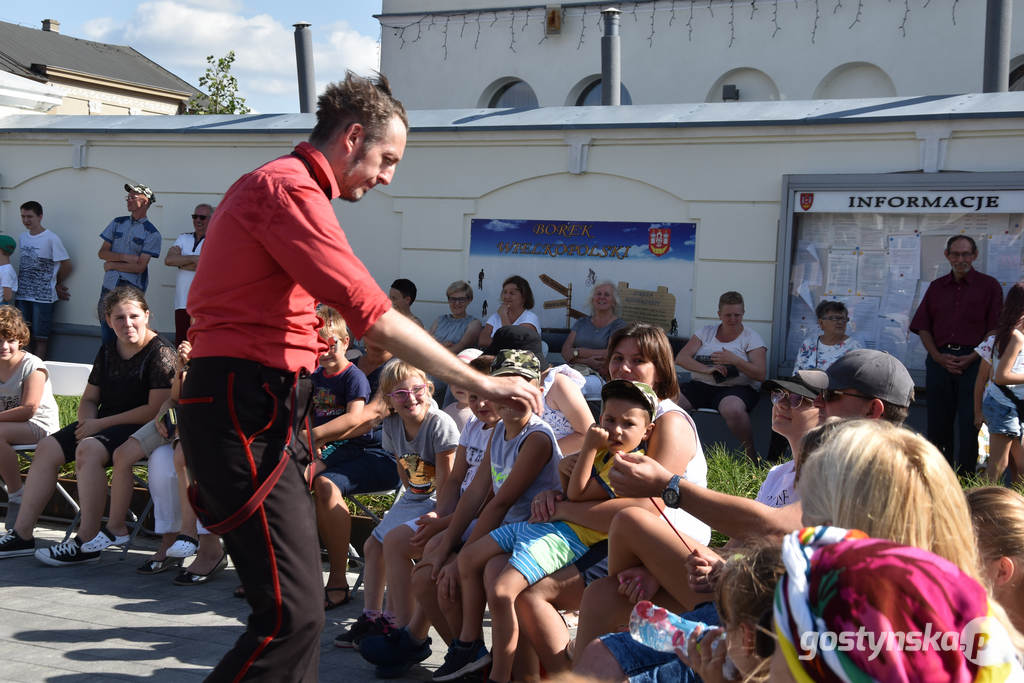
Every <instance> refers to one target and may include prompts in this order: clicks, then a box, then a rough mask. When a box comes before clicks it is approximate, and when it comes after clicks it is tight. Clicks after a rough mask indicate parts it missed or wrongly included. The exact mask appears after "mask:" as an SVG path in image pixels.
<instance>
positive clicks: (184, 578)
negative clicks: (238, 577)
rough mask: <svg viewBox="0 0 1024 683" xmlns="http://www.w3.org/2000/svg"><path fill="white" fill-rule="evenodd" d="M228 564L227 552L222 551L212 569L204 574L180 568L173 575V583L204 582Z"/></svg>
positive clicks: (179, 584)
mask: <svg viewBox="0 0 1024 683" xmlns="http://www.w3.org/2000/svg"><path fill="white" fill-rule="evenodd" d="M227 566H228V554H227V553H224V554H223V555H221V556H220V560H219V561H218V562H217V564H216V566H214V568H213V569H211V570H210V571H208V572H206V573H205V574H197V573H195V572H193V571H190V570H188V569H182V570H181V571H180V572H178V575H177V576H175V577H174V584H175V585H178V586H198V585H199V584H201V583H206V582H207V581H209V580H210V579H212V578H213V577H214V576H215V575H216V574H217V572H219V571H221V570H222V569H224V567H227Z"/></svg>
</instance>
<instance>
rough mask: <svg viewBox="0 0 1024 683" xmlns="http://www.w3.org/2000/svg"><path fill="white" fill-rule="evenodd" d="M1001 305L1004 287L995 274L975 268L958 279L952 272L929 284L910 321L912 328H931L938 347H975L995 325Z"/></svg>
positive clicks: (918, 330) (914, 329)
mask: <svg viewBox="0 0 1024 683" xmlns="http://www.w3.org/2000/svg"><path fill="white" fill-rule="evenodd" d="M1002 308H1003V288H1002V287H1000V286H999V281H998V280H996V279H995V278H994V277H992V276H990V275H985V274H984V273H979V272H978V271H976V270H974V269H973V268H972V269H971V270H970V271H969V272H968V273H967V275H965V276H964V278H963V279H962V280H960V281H959V282H957V281H956V279H955V278H954V277H953V273H952V272H950V273H949V274H948V275H943V276H942V277H940V278H938V279H936V280H934V281H932V283H931V284H930V285H929V286H928V291H927V292H925V294H924V299H922V300H921V305H920V306H918V308H917V313H915V314H914V319H913V320H911V321H910V331H911V332H914V333H915V334H916V333H918V332H920V331H921V330H927V331H928V332H931V333H932V337H933V338H934V339H935V345H936V346H937V347H943V346H946V345H948V344H955V345H959V346H964V347H970V348H973V347H975V346H977V345H978V344H980V343H981V342H982V340H983V339H985V334H986V333H987V332H988V331H989V330H992V329H995V326H996V323H997V322H999V312H1000V311H1001V310H1002Z"/></svg>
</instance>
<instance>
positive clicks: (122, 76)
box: [0, 21, 199, 95]
mask: <svg viewBox="0 0 1024 683" xmlns="http://www.w3.org/2000/svg"><path fill="white" fill-rule="evenodd" d="M33 65H42V66H49V67H59V68H61V69H66V70H69V71H76V72H78V73H84V74H90V75H93V76H101V77H103V78H107V79H110V80H114V81H121V82H123V83H129V84H133V85H144V86H149V87H155V88H160V89H162V90H170V91H173V92H177V93H182V94H185V95H195V94H199V91H198V90H196V88H194V87H193V86H191V85H189V84H188V83H186V82H185V81H183V80H182V79H180V78H178V77H177V76H175V75H174V74H172V73H171V72H170V71H168V70H167V69H165V68H163V67H162V66H160V65H159V64H157V63H156V62H153V61H151V60H149V59H148V58H147V57H146V56H145V55H142V54H140V53H139V52H137V51H135V50H134V49H133V48H131V47H128V46H126V45H109V44H107V43H97V42H95V41H92V40H82V39H81V38H75V37H73V36H68V35H64V34H61V33H57V32H54V31H42V30H39V29H34V28H29V27H27V26H19V25H17V24H11V23H8V22H5V21H0V69H2V70H4V71H9V72H11V73H14V74H17V75H19V76H26V75H27V74H26V72H29V73H30V74H32V75H31V76H28V77H30V78H35V79H37V80H39V79H40V77H41V76H42V74H41V73H39V69H38V68H36V69H34V68H33Z"/></svg>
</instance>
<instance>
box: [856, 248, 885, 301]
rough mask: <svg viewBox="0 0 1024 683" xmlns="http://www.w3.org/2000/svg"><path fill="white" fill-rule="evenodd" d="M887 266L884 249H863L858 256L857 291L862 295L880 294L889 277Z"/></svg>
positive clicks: (883, 290) (883, 291) (883, 292)
mask: <svg viewBox="0 0 1024 683" xmlns="http://www.w3.org/2000/svg"><path fill="white" fill-rule="evenodd" d="M888 276H889V267H888V261H887V259H886V254H885V252H884V251H865V252H862V253H861V254H860V255H859V256H858V262H857V293H858V294H860V295H862V296H882V295H883V294H885V290H886V284H887V282H888V279H889V277H888Z"/></svg>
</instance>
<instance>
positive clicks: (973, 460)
mask: <svg viewBox="0 0 1024 683" xmlns="http://www.w3.org/2000/svg"><path fill="white" fill-rule="evenodd" d="M944 253H945V255H946V260H948V261H949V265H950V266H951V267H952V271H951V272H950V273H949V275H943V276H942V277H940V278H938V279H936V280H934V281H933V282H932V283H931V284H930V285H929V286H928V291H927V292H925V295H924V298H923V299H922V300H921V305H920V306H919V307H918V309H917V313H915V314H914V319H913V320H911V321H910V331H911V332H914V333H916V334H917V335H918V336H920V337H921V343H922V344H923V345H924V348H925V350H926V351H927V352H928V358H927V359H926V360H925V392H926V394H927V400H928V440H929V441H931V442H932V443H933V444H935V446H936V448H938V449H939V450H940V451H942V454H943V455H944V456H946V460H947V461H949V464H950V465H952V466H953V468H954V469H956V470H958V471H959V472H961V473H964V474H973V473H974V470H975V467H976V466H977V463H978V430H977V429H975V427H974V393H973V392H974V380H975V378H976V377H977V376H978V354H976V353H975V352H974V347H975V346H977V345H978V344H980V343H981V342H982V341H983V340H984V339H985V336H986V335H987V334H989V331H990V330H993V329H995V326H996V323H997V322H998V320H999V312H1000V310H1002V307H1003V290H1002V287H1000V286H999V282H998V281H997V280H996V279H995V278H994V277H991V276H989V275H985V274H984V273H979V272H978V271H976V270H975V269H974V266H973V263H974V259H976V258H978V245H976V244H975V243H974V240H973V239H972V238H970V237H968V236H967V235H956V236H954V237H950V238H949V241H947V242H946V251H945V252H944ZM954 423H956V424H959V425H960V430H959V431H960V445H959V447H958V448H954V445H953V425H954Z"/></svg>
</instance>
